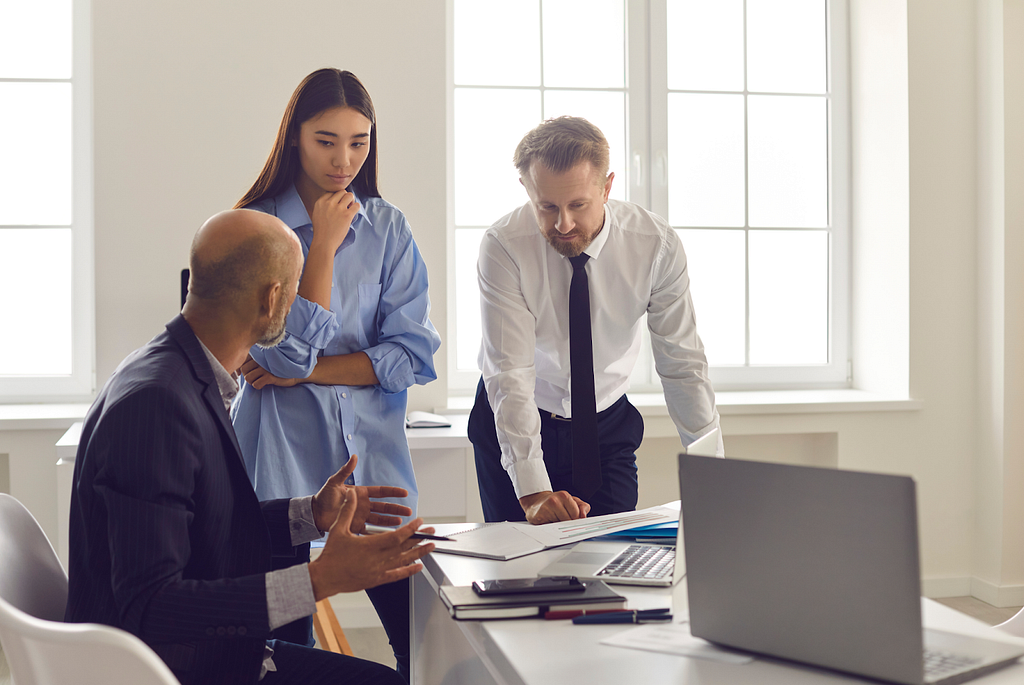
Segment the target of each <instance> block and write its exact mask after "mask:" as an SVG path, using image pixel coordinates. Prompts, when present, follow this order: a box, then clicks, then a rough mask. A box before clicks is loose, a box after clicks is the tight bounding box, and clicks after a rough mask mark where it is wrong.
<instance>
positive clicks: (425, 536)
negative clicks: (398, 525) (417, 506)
mask: <svg viewBox="0 0 1024 685" xmlns="http://www.w3.org/2000/svg"><path fill="white" fill-rule="evenodd" d="M394 530H395V529H394V528H387V527H385V526H375V525H372V524H370V523H367V524H366V527H365V528H363V535H379V534H381V533H391V532H393V531H394ZM410 537H411V538H412V539H413V540H445V541H447V542H452V541H454V540H455V538H446V537H445V536H443V535H430V534H429V533H413V534H412V535H411V536H410Z"/></svg>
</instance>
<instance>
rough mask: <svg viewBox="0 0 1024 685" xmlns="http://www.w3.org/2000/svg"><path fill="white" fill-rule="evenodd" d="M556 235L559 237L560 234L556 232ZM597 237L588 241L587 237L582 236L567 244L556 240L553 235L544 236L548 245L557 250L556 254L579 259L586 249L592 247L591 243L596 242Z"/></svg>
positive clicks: (592, 237)
mask: <svg viewBox="0 0 1024 685" xmlns="http://www.w3.org/2000/svg"><path fill="white" fill-rule="evenodd" d="M554 235H555V236H557V235H559V234H558V232H557V231H556V232H555V234H554ZM595 236H596V234H595ZM595 236H591V237H590V239H589V240H587V238H586V237H585V236H582V235H581V236H579V237H578V238H576V240H573V241H571V242H565V241H562V240H556V239H555V238H553V237H552V235H549V234H547V233H545V234H544V237H545V238H547V241H548V245H550V246H551V247H553V248H554V249H555V252H557V253H558V254H560V255H562V256H563V257H579V256H580V255H581V254H583V251H584V250H585V249H587V248H588V247H590V243H592V242H594V237H595Z"/></svg>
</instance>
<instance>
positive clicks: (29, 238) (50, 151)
mask: <svg viewBox="0 0 1024 685" xmlns="http://www.w3.org/2000/svg"><path fill="white" fill-rule="evenodd" d="M86 10H87V7H86ZM74 13H75V5H74V3H73V2H72V0H38V1H36V0H34V1H33V2H8V3H3V4H2V5H0V291H2V292H4V293H6V296H5V297H3V298H2V299H0V320H2V321H3V322H4V330H5V333H6V334H5V335H3V336H0V395H3V396H4V397H6V398H8V399H9V398H12V397H21V396H25V397H37V396H39V395H46V394H51V395H52V394H64V395H71V394H82V393H83V392H88V390H89V383H90V382H91V380H90V377H91V373H92V363H91V347H90V343H89V342H87V341H85V342H83V343H82V344H80V345H76V343H75V328H76V321H77V322H79V323H80V324H81V325H79V326H78V327H79V328H81V329H83V330H84V329H85V328H88V326H87V325H85V324H84V321H85V319H83V318H82V317H86V319H87V318H88V314H87V312H89V311H91V305H89V304H88V303H85V304H84V305H82V306H80V304H82V303H81V302H80V301H79V299H78V298H79V296H82V297H84V298H85V299H86V300H87V299H88V297H89V295H88V293H85V294H84V295H83V293H78V294H76V290H77V288H76V273H75V272H76V265H77V263H78V261H79V257H76V254H78V255H81V254H82V252H81V250H82V244H87V243H88V242H89V241H87V240H86V239H85V238H86V236H85V235H84V233H83V232H84V231H86V230H87V226H86V225H85V224H87V223H88V222H87V221H86V220H85V219H84V217H87V216H88V214H89V208H88V204H89V203H88V202H83V203H78V202H77V200H76V198H77V197H79V196H78V195H76V191H78V192H80V193H82V196H87V193H85V192H83V191H85V190H87V188H85V186H84V183H86V181H84V180H83V181H82V182H81V183H80V182H79V179H78V178H77V175H76V163H77V164H80V165H81V164H82V155H81V150H82V149H83V148H82V144H83V142H84V141H77V140H75V138H76V135H75V132H76V128H75V125H76V121H75V117H76V112H77V111H80V110H79V109H77V108H78V107H80V106H81V104H82V103H80V102H79V103H76V98H79V97H80V96H82V97H84V96H85V94H84V93H83V92H82V90H81V89H80V88H81V80H80V79H78V78H77V75H76V73H75V52H74V49H75V47H76V46H75V45H74V40H73V35H74V21H75V16H74ZM80 47H81V46H80ZM76 145H77V146H78V147H76ZM84 149H88V144H87V143H86V144H85V148H84ZM83 166H85V167H86V168H87V165H83ZM76 185H78V186H79V187H77V188H76ZM76 205H82V206H76ZM76 241H77V242H78V243H81V244H78V245H76ZM76 250H78V251H79V252H78V253H76ZM83 290H88V289H87V288H83ZM82 337H83V338H88V337H89V336H88V335H83V336H82Z"/></svg>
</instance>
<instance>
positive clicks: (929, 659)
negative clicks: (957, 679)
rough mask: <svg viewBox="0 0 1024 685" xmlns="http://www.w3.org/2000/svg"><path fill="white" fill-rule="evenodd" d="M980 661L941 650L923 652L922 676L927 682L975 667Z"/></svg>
mask: <svg viewBox="0 0 1024 685" xmlns="http://www.w3.org/2000/svg"><path fill="white" fill-rule="evenodd" d="M981 662H982V659H980V658H977V657H969V656H964V655H963V654H955V653H953V652H946V651H941V650H932V649H926V650H924V676H925V679H926V680H928V681H932V680H937V679H939V678H942V677H943V676H946V675H950V674H953V673H956V672H957V671H962V670H964V669H967V668H971V667H972V666H977V665H979V664H980V663H981Z"/></svg>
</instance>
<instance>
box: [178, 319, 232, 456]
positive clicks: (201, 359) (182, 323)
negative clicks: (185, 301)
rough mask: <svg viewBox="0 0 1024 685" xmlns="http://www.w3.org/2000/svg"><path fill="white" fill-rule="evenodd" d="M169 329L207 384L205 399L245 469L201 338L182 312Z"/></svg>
mask: <svg viewBox="0 0 1024 685" xmlns="http://www.w3.org/2000/svg"><path fill="white" fill-rule="evenodd" d="M167 330H168V332H169V333H170V334H171V337H172V338H174V340H175V342H177V343H178V344H179V345H181V349H182V350H183V351H184V352H185V356H186V357H187V358H188V361H189V363H190V364H191V365H192V370H193V371H194V372H195V374H196V377H197V378H198V379H199V380H200V381H201V382H202V383H204V384H205V385H206V388H205V389H204V390H203V400H204V401H205V402H206V404H207V406H209V408H210V411H211V412H212V413H213V415H214V416H215V417H217V422H218V423H219V424H220V427H221V430H222V431H224V433H225V434H226V435H227V436H228V439H229V440H230V441H231V445H232V447H233V448H234V451H235V456H236V457H237V458H238V462H239V463H240V464H241V465H242V469H243V470H244V469H245V460H244V459H243V458H242V449H241V448H240V447H239V446H238V437H237V436H236V435H235V428H234V426H232V425H231V417H230V416H228V412H227V410H226V409H224V400H222V399H221V396H220V388H219V387H218V386H217V379H216V378H214V376H213V369H211V368H210V362H209V360H208V359H207V358H206V354H204V353H203V348H202V347H201V346H200V344H199V338H197V337H196V334H195V333H193V332H192V327H191V326H189V325H188V321H186V320H185V317H183V316H182V315H181V314H179V315H178V316H176V317H174V318H173V319H171V321H170V322H169V323H168V324H167Z"/></svg>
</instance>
